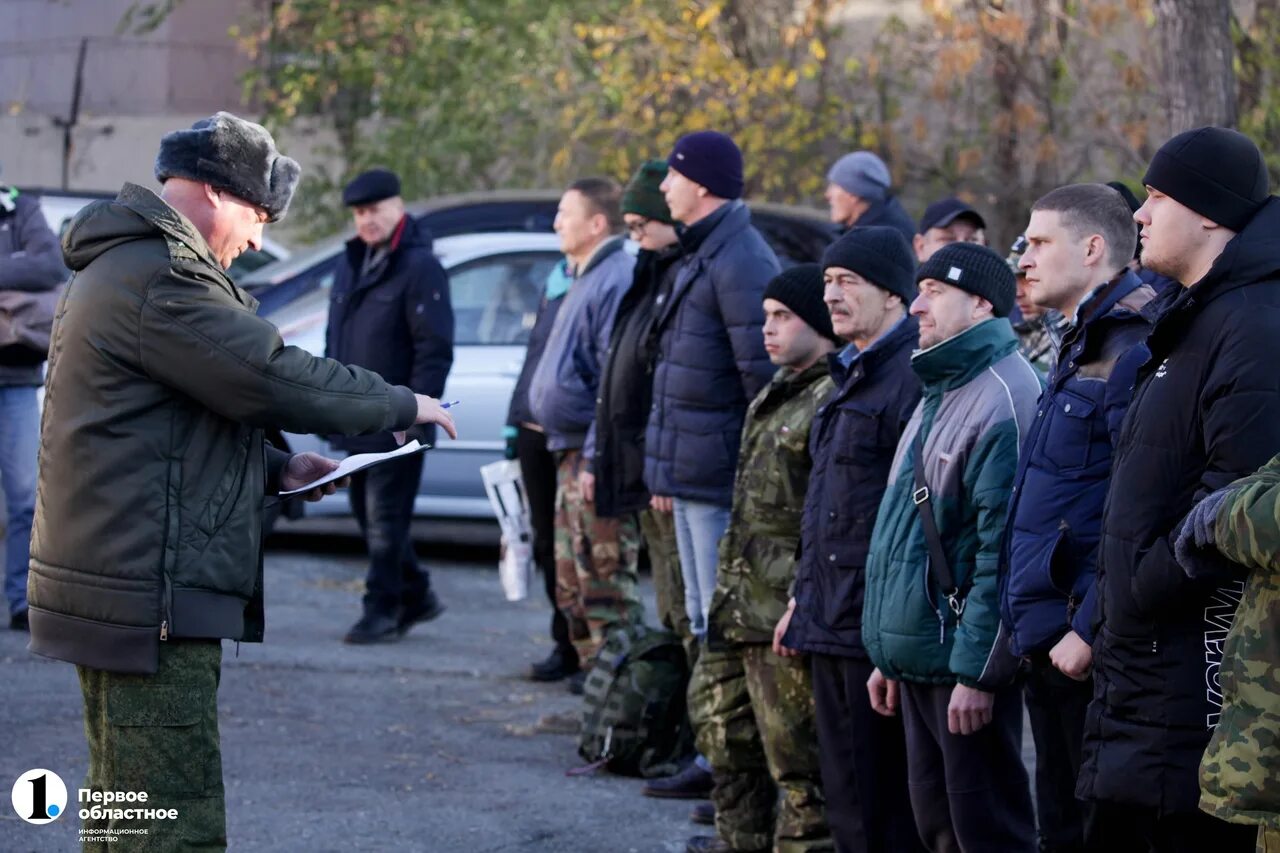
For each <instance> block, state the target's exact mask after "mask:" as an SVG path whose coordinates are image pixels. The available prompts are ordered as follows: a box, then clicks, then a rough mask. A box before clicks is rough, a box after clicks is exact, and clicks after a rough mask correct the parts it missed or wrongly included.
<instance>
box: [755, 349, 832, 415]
mask: <svg viewBox="0 0 1280 853" xmlns="http://www.w3.org/2000/svg"><path fill="white" fill-rule="evenodd" d="M829 375H830V371H828V369H827V362H826V359H822V358H820V359H818V360H817V361H815V362H814V363H813V364H811V365H809V366H808V367H806V368H805V369H804V370H801V371H800V372H799V373H797V372H796V371H794V370H792V369H791V368H789V367H780V368H778V370H777V372H776V373H774V374H773V378H772V379H771V380H769V385H768V386H767V387H766V389H765V391H764V393H763V394H761V395H759V396H758V397H756V399H755V400H753V401H752V403H751V411H752V412H753V413H754V412H756V411H758V410H759V409H761V408H764V407H766V406H768V407H772V406H773V405H775V404H776V403H782V402H784V401H786V400H790V399H791V398H792V397H794V396H795V395H797V394H799V393H800V392H801V391H803V390H805V389H806V388H808V387H809V386H810V385H812V384H813V383H815V382H821V381H822V380H823V379H824V378H826V377H827V376H829Z"/></svg>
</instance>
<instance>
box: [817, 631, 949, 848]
mask: <svg viewBox="0 0 1280 853" xmlns="http://www.w3.org/2000/svg"><path fill="white" fill-rule="evenodd" d="M809 661H810V664H809V666H810V669H811V670H812V673H813V701H814V710H815V712H816V718H817V726H818V766H819V769H820V770H821V772H822V791H823V795H824V797H825V798H826V801H827V826H828V827H829V828H830V829H831V838H832V840H833V841H834V842H835V848H836V850H837V851H838V853H915V851H923V850H924V847H923V846H922V845H921V844H920V839H919V837H918V836H917V835H916V824H915V820H914V819H913V818H912V816H911V800H910V796H909V794H908V792H907V750H906V738H905V735H904V734H903V730H902V718H901V717H883V716H881V715H879V714H877V713H876V712H875V711H873V710H871V700H870V698H869V697H868V694H867V679H868V678H870V677H871V671H872V669H874V667H872V665H871V664H870V663H867V662H865V661H861V660H858V659H856V658H846V657H837V656H834V655H821V654H813V655H810V656H809Z"/></svg>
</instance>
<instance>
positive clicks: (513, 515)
mask: <svg viewBox="0 0 1280 853" xmlns="http://www.w3.org/2000/svg"><path fill="white" fill-rule="evenodd" d="M480 477H481V478H482V479H483V480H484V490H485V494H487V495H488V496H489V503H490V504H491V505H492V506H493V513H494V515H496V516H497V517H498V525H499V526H500V527H501V528H502V551H501V557H500V558H499V560H498V580H499V582H500V583H501V584H502V591H503V593H504V594H505V595H506V597H507V601H523V600H524V599H525V598H527V597H528V595H529V585H530V584H531V583H532V581H533V571H534V567H533V532H532V529H531V526H530V523H529V499H528V497H527V496H526V495H525V491H524V481H523V480H522V479H521V478H520V463H519V462H517V461H516V460H514V459H504V460H502V461H500V462H491V463H489V464H488V465H485V466H483V467H482V468H481V469H480Z"/></svg>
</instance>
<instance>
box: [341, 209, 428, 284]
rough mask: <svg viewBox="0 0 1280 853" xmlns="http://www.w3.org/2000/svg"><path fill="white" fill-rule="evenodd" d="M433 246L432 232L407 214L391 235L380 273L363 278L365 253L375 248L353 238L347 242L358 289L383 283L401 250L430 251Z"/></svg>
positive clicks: (348, 254) (348, 257) (348, 259)
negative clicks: (421, 249)
mask: <svg viewBox="0 0 1280 853" xmlns="http://www.w3.org/2000/svg"><path fill="white" fill-rule="evenodd" d="M431 244H432V240H431V234H430V232H428V231H427V230H426V229H425V228H423V227H422V226H420V225H419V224H418V223H417V221H416V220H414V218H413V216H411V215H410V214H408V213H406V214H405V215H404V218H402V219H401V220H400V224H399V225H397V226H396V230H395V231H393V232H392V233H391V239H390V240H388V241H387V257H386V259H385V261H384V263H382V264H381V265H380V269H379V271H378V273H377V274H374V275H369V276H361V275H359V272H360V269H361V267H362V266H363V264H364V256H365V253H366V252H368V251H371V250H372V249H373V247H371V246H369V245H368V244H367V243H365V241H363V240H361V239H360V237H359V236H356V237H352V238H351V239H350V240H348V241H347V262H348V263H350V264H351V268H352V269H353V270H355V271H356V273H357V275H356V287H357V288H360V287H368V286H369V285H371V284H373V283H375V282H377V281H381V280H382V278H383V275H382V274H383V273H384V272H385V271H386V270H387V269H389V268H390V267H391V262H392V261H393V260H394V258H395V256H396V254H397V253H398V252H399V251H400V250H402V249H408V248H411V247H412V248H420V247H425V248H427V249H430V248H431Z"/></svg>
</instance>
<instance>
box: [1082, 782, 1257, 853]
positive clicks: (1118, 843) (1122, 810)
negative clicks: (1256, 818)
mask: <svg viewBox="0 0 1280 853" xmlns="http://www.w3.org/2000/svg"><path fill="white" fill-rule="evenodd" d="M1134 784H1135V785H1141V784H1142V783H1141V780H1138V779H1135V780H1134ZM1257 838H1258V825H1257V824H1254V823H1227V822H1226V821H1224V820H1218V819H1217V818H1216V817H1213V816H1211V815H1207V814H1205V813H1204V812H1177V813H1174V814H1166V815H1159V814H1157V812H1156V810H1155V809H1153V808H1147V807H1144V806H1135V805H1130V804H1128V803H1111V802H1094V803H1090V809H1089V823H1088V830H1087V843H1086V847H1085V849H1086V850H1089V851H1095V853H1112V851H1116V853H1121V851H1123V853H1253V851H1254V850H1255V849H1256V847H1255V845H1256V843H1257Z"/></svg>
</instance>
